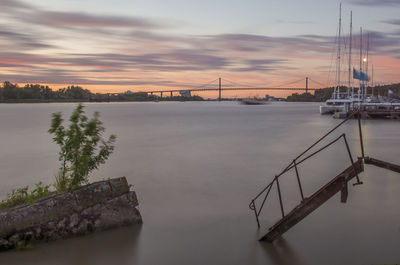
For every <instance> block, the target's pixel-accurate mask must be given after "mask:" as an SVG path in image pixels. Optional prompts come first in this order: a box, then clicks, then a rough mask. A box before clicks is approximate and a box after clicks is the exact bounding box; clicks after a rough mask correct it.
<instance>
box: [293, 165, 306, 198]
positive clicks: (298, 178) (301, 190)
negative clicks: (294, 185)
mask: <svg viewBox="0 0 400 265" xmlns="http://www.w3.org/2000/svg"><path fill="white" fill-rule="evenodd" d="M293 164H294V169H295V170H296V177H297V182H298V183H299V189H300V194H301V200H302V201H304V194H303V188H302V187H301V182H300V176H299V171H298V170H297V165H296V160H293Z"/></svg>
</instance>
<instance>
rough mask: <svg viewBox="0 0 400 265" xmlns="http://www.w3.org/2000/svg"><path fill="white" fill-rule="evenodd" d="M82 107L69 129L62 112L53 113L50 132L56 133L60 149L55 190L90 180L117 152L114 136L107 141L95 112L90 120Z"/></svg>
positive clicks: (75, 185)
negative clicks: (95, 170) (94, 172)
mask: <svg viewBox="0 0 400 265" xmlns="http://www.w3.org/2000/svg"><path fill="white" fill-rule="evenodd" d="M83 108H84V106H83V105H82V104H79V105H78V106H77V107H76V109H75V110H74V111H73V113H72V115H71V117H70V119H69V121H70V125H69V127H68V129H66V128H65V127H64V126H63V125H62V123H63V119H62V115H61V113H60V112H58V113H53V116H52V120H51V127H50V129H49V133H51V134H54V137H53V141H54V142H56V143H57V144H58V145H59V146H60V152H59V160H60V161H61V167H60V169H59V172H58V175H57V176H56V188H57V190H59V191H65V190H71V189H75V188H77V187H79V186H80V185H81V184H83V183H86V182H87V181H88V176H89V173H90V172H91V171H92V170H94V169H97V168H98V167H99V166H100V165H101V164H104V163H105V161H106V160H107V158H108V157H109V156H110V155H111V153H112V152H113V150H114V145H113V144H114V143H115V140H116V136H115V135H110V137H109V138H108V140H104V139H103V138H102V133H103V132H104V131H105V128H104V127H103V125H102V122H101V121H100V120H99V113H98V112H95V114H94V117H93V118H92V119H90V120H89V119H88V118H87V117H86V116H85V112H84V111H83Z"/></svg>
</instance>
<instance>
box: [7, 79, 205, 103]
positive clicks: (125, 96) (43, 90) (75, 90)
mask: <svg viewBox="0 0 400 265" xmlns="http://www.w3.org/2000/svg"><path fill="white" fill-rule="evenodd" d="M155 100H160V101H166V100H189V101H197V100H203V98H201V97H199V96H191V97H181V96H174V97H164V98H159V97H157V96H155V95H148V94H147V93H146V92H129V93H119V94H110V93H103V94H102V93H92V92H91V91H90V90H88V89H84V88H82V87H80V86H74V85H71V86H67V87H66V88H60V89H58V90H52V89H51V88H50V87H49V86H45V85H40V84H26V85H25V86H23V87H20V86H19V85H18V84H13V83H11V82H9V81H5V82H4V83H3V84H2V85H0V102H89V101H93V102H110V101H155Z"/></svg>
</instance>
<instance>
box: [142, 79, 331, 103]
mask: <svg viewBox="0 0 400 265" xmlns="http://www.w3.org/2000/svg"><path fill="white" fill-rule="evenodd" d="M222 81H227V82H228V83H229V84H228V85H225V86H222ZM310 82H313V83H315V84H317V85H318V86H321V87H327V86H326V85H324V84H323V83H320V82H318V81H315V80H313V79H311V78H309V77H306V78H301V79H299V80H295V81H291V82H288V83H284V84H280V85H275V86H271V87H267V86H263V87H252V86H248V85H240V84H237V83H236V82H232V81H229V80H227V79H222V78H217V79H215V80H213V81H211V82H209V83H206V84H204V85H201V86H198V87H194V88H188V89H167V90H147V91H143V92H146V93H147V94H148V95H149V94H150V95H159V96H160V97H163V95H169V96H171V97H172V96H173V95H174V93H179V95H183V96H190V95H191V93H192V92H205V91H218V100H219V101H221V99H222V91H246V90H279V91H305V92H306V93H307V92H309V91H315V90H317V89H318V88H310V87H309V83H310ZM300 83H302V84H304V86H295V85H299V84H300Z"/></svg>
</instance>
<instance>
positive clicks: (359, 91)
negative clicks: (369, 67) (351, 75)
mask: <svg viewBox="0 0 400 265" xmlns="http://www.w3.org/2000/svg"><path fill="white" fill-rule="evenodd" d="M362 70H363V69H362V27H360V74H361V73H362ZM361 90H362V81H361V79H360V88H359V89H358V97H359V98H360V96H362V95H360V93H361Z"/></svg>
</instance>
